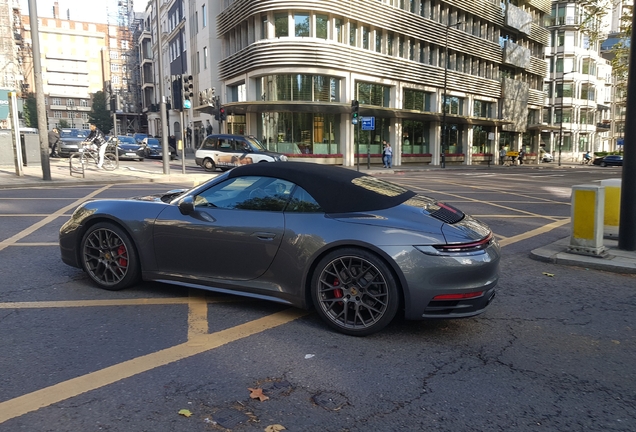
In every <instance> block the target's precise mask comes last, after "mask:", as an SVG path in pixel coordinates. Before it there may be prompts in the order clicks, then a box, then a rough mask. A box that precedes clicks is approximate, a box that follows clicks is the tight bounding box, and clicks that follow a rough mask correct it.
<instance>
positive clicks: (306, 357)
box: [305, 354, 316, 359]
mask: <svg viewBox="0 0 636 432" xmlns="http://www.w3.org/2000/svg"><path fill="white" fill-rule="evenodd" d="M315 355H316V354H305V359H310V358H312V357H314V356H315Z"/></svg>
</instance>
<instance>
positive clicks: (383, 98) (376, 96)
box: [356, 82, 391, 107]
mask: <svg viewBox="0 0 636 432" xmlns="http://www.w3.org/2000/svg"><path fill="white" fill-rule="evenodd" d="M356 85H357V92H356V93H357V94H358V98H357V99H358V101H359V102H360V103H361V104H365V105H375V106H383V107H388V106H389V99H390V95H391V87H389V86H383V85H380V84H373V83H365V82H358V83H356Z"/></svg>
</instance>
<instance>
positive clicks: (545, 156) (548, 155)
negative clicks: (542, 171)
mask: <svg viewBox="0 0 636 432" xmlns="http://www.w3.org/2000/svg"><path fill="white" fill-rule="evenodd" d="M553 161H554V157H552V153H543V158H541V162H553Z"/></svg>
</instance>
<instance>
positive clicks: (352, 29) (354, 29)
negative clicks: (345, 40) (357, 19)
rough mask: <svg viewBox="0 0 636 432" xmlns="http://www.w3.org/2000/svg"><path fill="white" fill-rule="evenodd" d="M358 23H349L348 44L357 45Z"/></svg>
mask: <svg viewBox="0 0 636 432" xmlns="http://www.w3.org/2000/svg"><path fill="white" fill-rule="evenodd" d="M357 35H358V25H357V24H354V23H349V45H351V46H357Z"/></svg>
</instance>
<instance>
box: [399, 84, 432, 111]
mask: <svg viewBox="0 0 636 432" xmlns="http://www.w3.org/2000/svg"><path fill="white" fill-rule="evenodd" d="M404 109H410V110H417V111H431V93H429V92H424V91H419V90H412V89H404Z"/></svg>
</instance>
